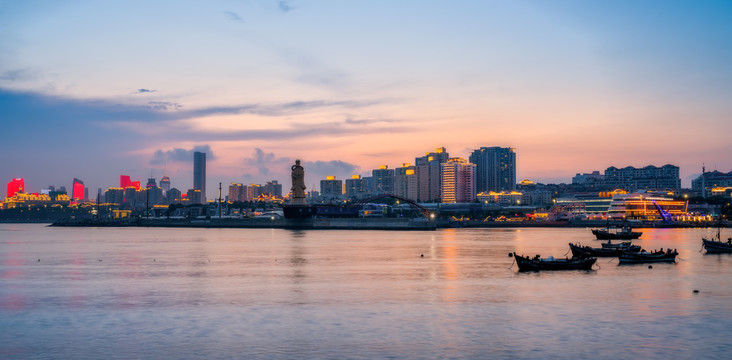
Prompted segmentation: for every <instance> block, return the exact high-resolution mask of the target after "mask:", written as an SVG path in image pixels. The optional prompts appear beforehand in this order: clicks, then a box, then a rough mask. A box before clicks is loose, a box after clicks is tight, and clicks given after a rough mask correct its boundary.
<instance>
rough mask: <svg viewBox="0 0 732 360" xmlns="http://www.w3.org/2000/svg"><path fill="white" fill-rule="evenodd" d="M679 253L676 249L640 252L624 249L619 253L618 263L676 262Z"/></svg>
mask: <svg viewBox="0 0 732 360" xmlns="http://www.w3.org/2000/svg"><path fill="white" fill-rule="evenodd" d="M678 255H679V253H678V252H677V251H676V249H673V250H671V249H667V250H665V251H664V250H663V249H661V250H658V251H645V250H641V251H638V252H630V251H623V253H621V254H620V255H618V263H620V264H643V263H658V262H676V256H678Z"/></svg>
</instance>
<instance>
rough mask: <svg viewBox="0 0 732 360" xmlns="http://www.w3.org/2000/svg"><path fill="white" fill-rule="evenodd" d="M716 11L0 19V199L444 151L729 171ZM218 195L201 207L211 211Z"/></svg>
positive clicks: (4, 4) (92, 9) (515, 7)
mask: <svg viewBox="0 0 732 360" xmlns="http://www.w3.org/2000/svg"><path fill="white" fill-rule="evenodd" d="M731 18H732V3H730V2H727V1H694V2H688V1H454V2H446V1H296V0H293V1H209V2H186V1H168V2H165V1H161V2H152V3H151V2H143V1H126V2H112V1H27V2H17V1H0V121H1V122H2V127H3V133H4V135H5V136H3V141H2V142H0V146H1V147H2V148H0V175H2V176H1V177H0V180H2V181H3V182H8V181H10V179H11V178H13V177H23V178H25V179H26V184H27V185H26V187H27V189H28V190H29V191H38V190H40V189H41V188H44V187H46V186H48V185H56V186H60V185H66V186H67V187H68V186H70V183H71V180H72V178H73V177H78V178H81V179H83V180H84V181H85V183H86V184H87V185H88V186H89V187H91V188H92V191H91V192H92V193H94V192H95V191H96V188H98V187H102V188H106V187H109V186H112V185H115V184H117V182H118V179H119V175H120V174H127V175H131V176H132V177H133V179H137V180H143V182H144V180H145V179H146V178H147V177H148V176H150V175H151V174H152V176H154V177H156V178H158V179H159V178H160V177H161V176H162V171H163V167H165V168H166V169H167V173H168V175H169V176H170V177H171V179H172V182H173V186H175V187H178V188H180V189H187V188H189V187H191V186H192V161H185V156H187V154H190V153H191V152H192V151H193V150H195V149H207V150H208V152H209V154H210V155H209V164H208V167H207V168H208V183H209V184H215V183H218V182H223V183H224V184H227V183H230V182H244V183H251V182H254V183H263V182H264V181H267V180H271V179H278V180H281V181H283V182H284V183H286V185H289V183H288V179H289V177H288V176H287V171H288V169H289V164H291V162H292V161H294V159H296V158H297V159H302V160H303V161H305V164H306V182H307V183H308V185H310V184H314V183H317V182H318V181H319V180H320V179H321V178H323V177H324V176H326V175H336V176H338V177H339V178H346V177H349V176H350V175H352V174H362V175H368V174H369V173H370V169H373V168H376V167H377V166H379V165H384V164H388V165H389V166H390V167H397V166H399V165H401V164H402V163H405V162H413V161H414V157H416V156H420V155H422V154H423V153H424V152H427V151H431V150H434V148H436V147H442V146H444V147H446V148H447V150H448V152H449V153H450V155H451V156H460V157H467V156H468V154H469V152H470V151H471V149H475V148H479V147H481V146H510V147H514V148H516V152H517V154H518V162H519V166H518V177H519V178H522V179H523V178H529V179H532V180H534V181H542V182H560V181H562V182H568V181H570V178H571V177H572V176H573V175H574V174H575V173H577V172H590V171H593V170H601V171H602V170H604V169H605V168H606V167H608V166H618V167H622V166H627V165H631V166H645V165H648V164H653V165H658V166H661V165H664V164H666V163H671V164H675V165H677V166H680V167H681V173H682V182H683V183H684V184H686V185H688V183H689V179H688V178H690V177H692V176H694V174H696V173H698V172H699V170H700V168H701V164H702V163H706V165H707V168H711V169H714V168H716V169H718V170H721V171H730V170H732V160H730V157H729V154H730V153H732V145H731V143H730V141H729V134H730V130H732V121H730V119H731V118H732V105H731V103H732V101H729V99H731V98H732V70H731V69H732V67H730V66H729V64H732V35H731V34H732V21H729V20H730V19H731ZM213 191H214V190H213V188H212V189H209V197H212V196H213V195H214V194H213Z"/></svg>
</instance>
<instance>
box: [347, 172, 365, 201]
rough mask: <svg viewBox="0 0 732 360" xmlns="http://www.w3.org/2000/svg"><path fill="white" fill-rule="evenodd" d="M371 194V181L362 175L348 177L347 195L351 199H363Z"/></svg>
mask: <svg viewBox="0 0 732 360" xmlns="http://www.w3.org/2000/svg"><path fill="white" fill-rule="evenodd" d="M368 194H369V182H368V180H367V179H366V178H362V177H361V175H353V176H352V177H351V178H350V179H346V197H347V198H349V199H351V198H355V199H361V198H363V197H365V196H366V195H368Z"/></svg>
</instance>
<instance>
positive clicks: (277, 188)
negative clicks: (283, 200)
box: [264, 180, 282, 197]
mask: <svg viewBox="0 0 732 360" xmlns="http://www.w3.org/2000/svg"><path fill="white" fill-rule="evenodd" d="M264 193H265V194H270V195H272V196H275V197H282V184H280V183H279V182H278V181H277V180H272V181H267V183H266V184H264Z"/></svg>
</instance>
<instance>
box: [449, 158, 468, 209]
mask: <svg viewBox="0 0 732 360" xmlns="http://www.w3.org/2000/svg"><path fill="white" fill-rule="evenodd" d="M441 200H442V202H443V203H465V202H473V201H475V164H471V163H469V162H468V160H465V159H463V158H450V159H448V160H447V162H445V163H443V164H442V198H441Z"/></svg>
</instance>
